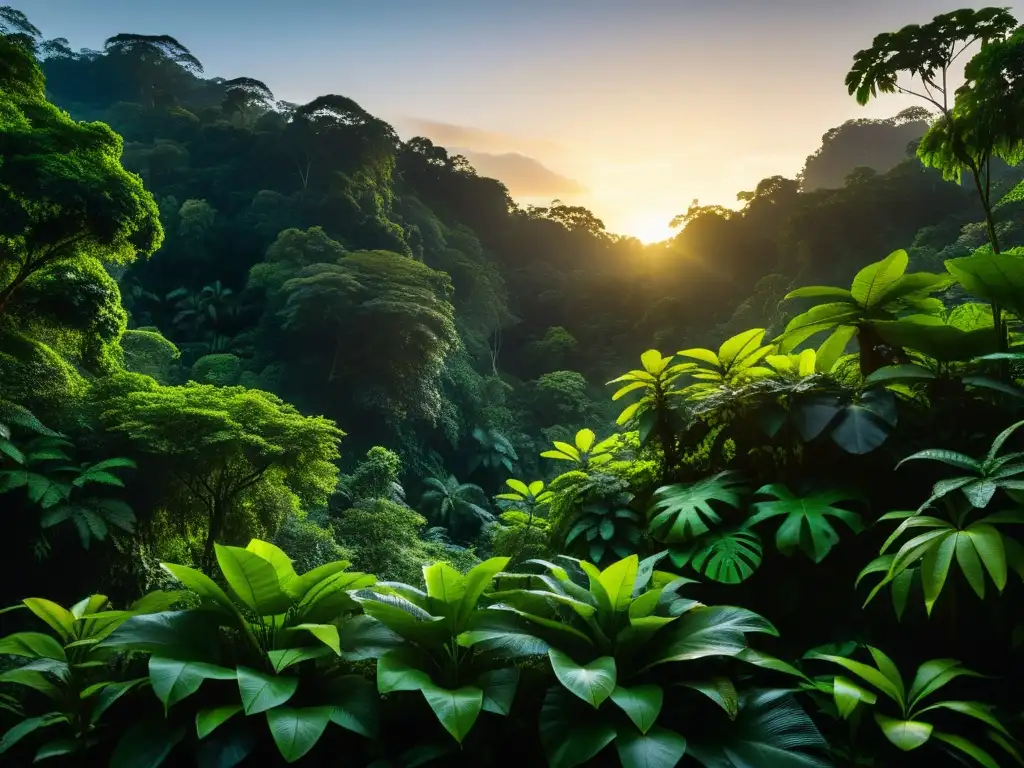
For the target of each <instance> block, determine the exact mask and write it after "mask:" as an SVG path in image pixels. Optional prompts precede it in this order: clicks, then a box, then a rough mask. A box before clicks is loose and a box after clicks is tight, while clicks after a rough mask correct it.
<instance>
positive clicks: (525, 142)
mask: <svg viewBox="0 0 1024 768" xmlns="http://www.w3.org/2000/svg"><path fill="white" fill-rule="evenodd" d="M392 124H393V125H394V126H395V129H396V130H397V131H398V133H399V135H400V136H402V137H403V138H405V139H410V138H412V137H413V136H424V137H426V138H428V139H430V140H431V141H432V142H434V143H435V144H438V145H440V146H442V147H465V148H467V149H470V150H473V151H475V152H487V153H492V154H495V153H506V152H520V153H526V154H530V155H547V154H559V153H561V152H564V151H565V147H564V146H562V145H560V144H558V143H557V142H554V141H549V140H546V139H537V138H533V137H530V136H518V135H515V134H511V133H503V132H501V131H491V130H486V129H483V128H475V127H473V126H469V125H455V124H453V123H443V122H439V121H436V120H426V119H424V118H419V117H404V118H396V119H395V120H393V121H392Z"/></svg>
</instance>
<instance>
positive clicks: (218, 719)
mask: <svg viewBox="0 0 1024 768" xmlns="http://www.w3.org/2000/svg"><path fill="white" fill-rule="evenodd" d="M241 711H242V705H241V704H227V705H225V706H223V707H214V708H213V709H200V710H199V711H198V712H196V736H198V737H199V738H200V739H205V738H206V737H207V736H209V735H210V734H211V733H213V732H214V731H215V730H216V729H217V727H218V726H221V725H223V724H224V723H226V722H227V721H228V720H230V719H231V718H232V717H234V716H235V715H237V714H238V713H239V712H241Z"/></svg>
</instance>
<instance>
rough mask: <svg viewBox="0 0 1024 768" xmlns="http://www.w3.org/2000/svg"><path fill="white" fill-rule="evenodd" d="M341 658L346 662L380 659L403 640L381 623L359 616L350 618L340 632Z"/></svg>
mask: <svg viewBox="0 0 1024 768" xmlns="http://www.w3.org/2000/svg"><path fill="white" fill-rule="evenodd" d="M338 642H339V643H340V645H341V657H342V658H343V659H345V660H346V661H365V660H366V659H378V658H380V657H381V656H383V655H384V654H385V653H387V652H388V651H390V650H391V649H392V648H396V647H398V646H399V645H401V643H402V638H400V637H399V636H398V635H396V634H395V633H394V632H392V631H391V630H390V629H388V628H387V626H385V625H384V624H381V623H380V622H379V621H377V620H375V619H373V618H371V617H370V616H366V615H363V614H359V615H356V616H350V617H349V618H347V619H346V620H345V621H344V622H342V624H341V628H340V629H339V630H338Z"/></svg>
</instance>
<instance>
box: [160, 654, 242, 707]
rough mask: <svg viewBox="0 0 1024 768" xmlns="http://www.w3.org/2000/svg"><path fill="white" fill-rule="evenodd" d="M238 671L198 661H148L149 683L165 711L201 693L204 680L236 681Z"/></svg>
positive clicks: (162, 659) (161, 659)
mask: <svg viewBox="0 0 1024 768" xmlns="http://www.w3.org/2000/svg"><path fill="white" fill-rule="evenodd" d="M234 679H235V670H233V669H227V668H226V667H219V666H217V665H215V664H205V663H202V662H197V661H177V660H176V659H164V658H160V657H159V656H151V657H150V658H149V681H150V683H151V684H152V686H153V693H155V694H156V697H157V698H158V699H160V701H161V702H163V705H164V711H165V712H166V711H167V710H168V709H170V708H171V707H172V706H174V705H175V704H177V703H178V702H179V701H181V700H182V699H184V698H186V697H188V696H191V695H192V694H193V693H195V692H196V691H198V690H199V686H200V685H202V683H203V680H234Z"/></svg>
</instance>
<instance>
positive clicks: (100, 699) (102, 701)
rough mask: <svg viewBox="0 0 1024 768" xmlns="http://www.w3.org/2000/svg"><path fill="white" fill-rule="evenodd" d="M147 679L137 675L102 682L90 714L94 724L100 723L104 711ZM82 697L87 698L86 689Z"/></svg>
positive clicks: (90, 719) (90, 720)
mask: <svg viewBox="0 0 1024 768" xmlns="http://www.w3.org/2000/svg"><path fill="white" fill-rule="evenodd" d="M146 679H147V678H145V677H137V678H135V679H134V680H122V681H120V682H117V683H100V684H99V686H100V688H99V689H98V692H97V695H96V703H95V704H94V705H93V708H92V712H91V713H90V715H89V722H90V723H91V724H92V725H95V724H96V723H98V722H99V720H100V718H101V717H102V716H103V713H104V712H106V711H107V710H108V709H110V708H111V707H112V706H114V704H115V703H116V702H117V701H119V700H120V699H121V697H123V696H124V695H125V694H126V693H128V691H130V690H132V689H133V688H135V687H136V686H137V685H141V684H142V683H144V682H146ZM86 690H88V689H86ZM82 698H86V695H85V692H84V691H83V692H82Z"/></svg>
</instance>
